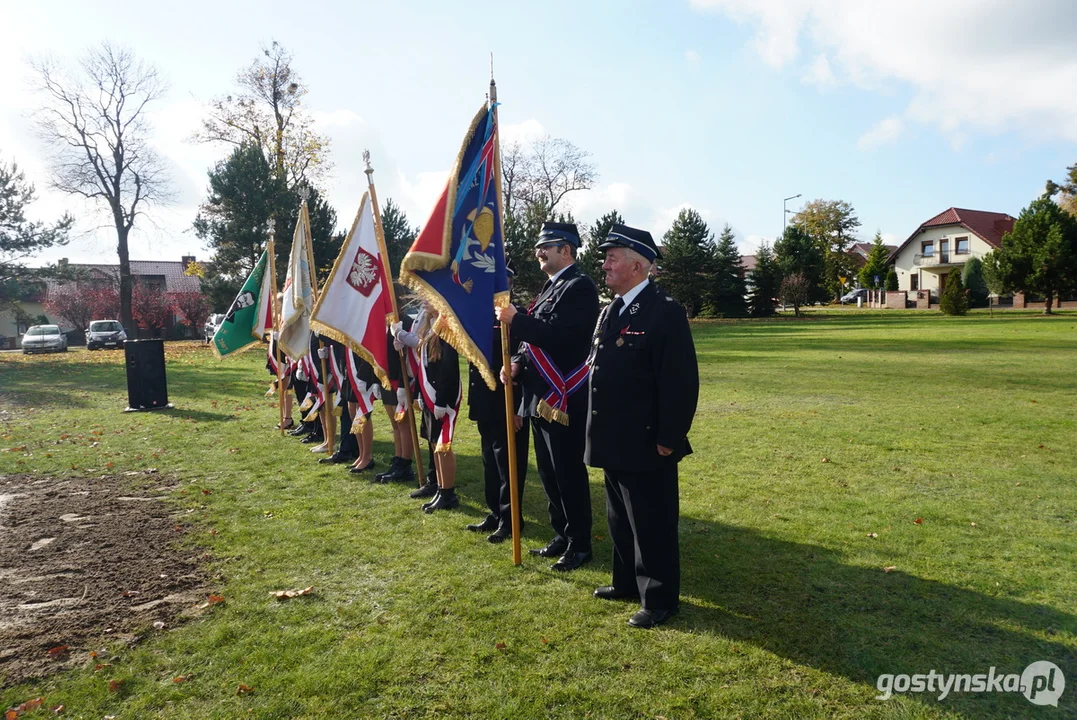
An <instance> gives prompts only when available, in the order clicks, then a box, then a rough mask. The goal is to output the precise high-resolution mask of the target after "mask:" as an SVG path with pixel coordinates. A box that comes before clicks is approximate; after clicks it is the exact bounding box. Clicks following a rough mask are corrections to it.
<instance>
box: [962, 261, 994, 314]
mask: <svg viewBox="0 0 1077 720" xmlns="http://www.w3.org/2000/svg"><path fill="white" fill-rule="evenodd" d="M961 282H962V283H964V285H965V287H966V288H968V291H969V304H970V305H971V306H972V307H987V296H988V292H989V291H988V289H987V281H986V280H984V271H983V263H982V262H981V261H980V258H978V257H971V258H969V259H968V261H967V262H966V263H965V266H964V267H963V268H961Z"/></svg>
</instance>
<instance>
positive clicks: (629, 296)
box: [621, 278, 651, 313]
mask: <svg viewBox="0 0 1077 720" xmlns="http://www.w3.org/2000/svg"><path fill="white" fill-rule="evenodd" d="M650 282H651V280H650V278H643V282H641V283H640V284H639V285H637V286H636V287H634V288H632V289H631V290H629V291H628V292H626V293H625V294H624V295H622V296H621V299H622V300H624V306H623V307H622V308H621V312H622V313H623V312H624V311H625V310H626V309H627V308H628V306H629V305H630V304H631V303H632V301H633V300H635V299H636V296H637V295H639V294H640V293H641V292H643V288H645V287H647V284H648V283H650Z"/></svg>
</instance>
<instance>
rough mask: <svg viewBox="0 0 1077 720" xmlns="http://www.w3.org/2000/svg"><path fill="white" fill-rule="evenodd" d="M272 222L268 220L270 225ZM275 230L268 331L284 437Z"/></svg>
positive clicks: (271, 230)
mask: <svg viewBox="0 0 1077 720" xmlns="http://www.w3.org/2000/svg"><path fill="white" fill-rule="evenodd" d="M272 222H273V221H272V220H270V223H272ZM276 237H277V236H276V230H275V229H274V228H273V225H272V224H270V226H269V244H268V245H267V250H268V252H269V277H270V292H272V293H273V297H271V298H270V299H269V301H270V302H271V303H273V330H272V331H270V336H269V339H270V341H272V339H273V333H274V332H275V333H277V342H275V343H273V354H274V356H275V358H274V359H275V360H276V361H277V415H278V416H279V419H280V436H281V437H284V433H285V429H284V392H285V390H284V374H283V372H282V371H281V362H280V313H281V310H280V303H278V302H277V259H276V252H277V242H276Z"/></svg>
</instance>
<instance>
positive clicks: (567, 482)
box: [531, 413, 591, 552]
mask: <svg viewBox="0 0 1077 720" xmlns="http://www.w3.org/2000/svg"><path fill="white" fill-rule="evenodd" d="M571 414H572V415H573V417H572V421H571V424H570V425H567V426H566V425H562V424H561V423H556V422H551V421H549V420H546V419H544V418H541V417H532V418H531V429H532V434H533V437H534V441H535V464H536V465H537V466H538V474H539V480H541V481H542V488H543V489H544V490H545V491H546V498H547V499H548V500H549V503H550V505H549V509H550V524H551V525H552V526H553V531H554V533H556V535H557V537H561V538H564V539H566V540H568V542H569V544H570V545H571V546H572V548H571V549H572V550H573V551H575V552H590V551H591V488H590V485H588V482H587V466H586V465H584V464H583V450H584V446H585V445H586V443H587V423H586V422H585V421H584V414H583V413H571Z"/></svg>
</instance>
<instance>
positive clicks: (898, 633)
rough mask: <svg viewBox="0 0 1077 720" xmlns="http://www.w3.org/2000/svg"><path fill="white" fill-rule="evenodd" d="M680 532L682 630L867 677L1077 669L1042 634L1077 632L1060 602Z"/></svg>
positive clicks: (991, 700) (1011, 698) (828, 553)
mask: <svg viewBox="0 0 1077 720" xmlns="http://www.w3.org/2000/svg"><path fill="white" fill-rule="evenodd" d="M681 538H682V539H681V549H682V555H683V557H682V563H683V568H684V577H683V587H682V602H683V608H684V614H683V615H682V617H681V618H680V619H679V620H677V621H676V622H675V623H674V624H673V625H672V627H673V628H674V629H683V630H689V629H690V630H691V631H693V632H707V633H714V634H716V635H720V636H723V637H726V638H731V639H734V640H740V641H744V642H748V643H751V644H752V645H755V646H758V647H761V648H764V649H766V650H768V651H770V652H773V653H775V654H777V655H780V656H782V657H785V658H788V659H790V660H792V661H794V662H797V663H801V664H804V665H808V666H811V667H814V668H817V669H819V670H823V671H825V672H828V673H832V674H838V675H842V676H844V677H847V678H849V679H851V680H853V681H856V682H862V683H867V684H869V685H871V686H875V683H876V680H877V678H878V676H879V675H880V674H883V673H907V674H910V675H912V674H916V673H924V674H926V673H927V672H928V671H930V670H935V671H937V672H940V673H970V674H976V673H987V672H988V668H990V667H992V666H994V667H995V668H996V669H997V673H1001V674H1004V673H1017V674H1020V673H1021V672H1022V671H1023V670H1024V669H1025V667H1026V666H1028V665H1029V664H1030V663H1032V662H1035V661H1038V660H1049V661H1051V662H1054V663H1055V664H1056V665H1058V666H1059V668H1060V669H1061V670H1062V673H1063V675H1065V676H1066V677H1067V678H1070V679H1072V678H1074V677H1075V673H1077V656H1075V653H1074V651H1073V649H1072V648H1071V647H1068V646H1067V645H1066V644H1064V643H1063V642H1060V641H1055V640H1051V639H1044V638H1054V637H1058V635H1059V634H1060V633H1067V634H1069V635H1070V637H1072V636H1073V634H1075V633H1077V617H1075V616H1074V615H1071V614H1067V613H1064V612H1060V611H1058V610H1056V609H1054V608H1050V607H1045V606H1042V605H1033V604H1026V603H1022V602H1019V601H1016V600H1012V599H1008V598H1005V597H992V596H990V595H987V594H984V593H981V592H976V591H973V590H969V589H965V588H960V587H954V586H952V585H946V584H943V583H940V582H935V581H931V580H924V579H921V578H917V577H915V576H912V575H909V574H907V573H904V572H901V571H900V569H894V570H892V571H891V572H889V573H887V572H884V571H883V569H882V568H865V567H855V566H851V565H848V564H845V563H843V562H842V558H841V555H840V553H838V552H835V551H833V550H829V549H826V548H822V547H818V546H813V545H806V544H801V543H793V542H788V541H784V540H778V539H774V538H769V537H766V536H764V535H761V534H759V533H758V532H755V531H752V530H748V529H745V528H738V527H733V526H729V525H723V524H719V523H713V522H710V521H701V520H694V519H691V518H684V519H682V523H681ZM1036 634H1040V635H1041V636H1042V637H1036ZM1060 639H1061V638H1060ZM912 697H913V698H917V699H919V700H921V701H922V702H924V703H925V704H927V705H931V706H932V707H933V708H938V707H942V708H947V709H953V710H957V711H960V712H968V713H970V714H973V715H975V716H977V717H979V716H983V714H984V713H988V714H993V715H998V716H1009V717H1017V716H1021V715H1026V714H1028V713H1029V712H1030V708H1031V707H1032V706H1031V705H1030V704H1029V702H1028V701H1027V700H1026V699H1025V698H1024V697H1023V696H1022V695H1020V694H1019V693H973V694H969V693H955V694H951V695H950V696H949V697H948V698H946V699H945V700H944V701H943V702H942V703H940V701H939V700H938V699H937V698H938V693H937V692H936V693H922V694H912ZM1065 700H1066V698H1063V706H1065V705H1068V706H1069V707H1068V710H1070V711H1072V709H1073V705H1072V702H1073V700H1072V698H1070V699H1069V703H1066V702H1065ZM1035 709H1036V710H1037V711H1040V712H1041V713H1044V714H1045V716H1048V717H1059V716H1061V714H1060V713H1059V711H1058V710H1054V711H1052V710H1050V709H1048V708H1035ZM1064 713H1065V711H1063V713H1062V714H1064ZM1069 716H1070V717H1072V716H1073V715H1072V714H1071V715H1069Z"/></svg>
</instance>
